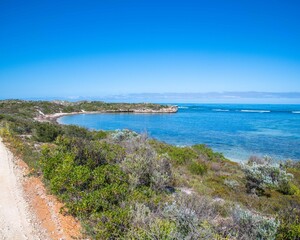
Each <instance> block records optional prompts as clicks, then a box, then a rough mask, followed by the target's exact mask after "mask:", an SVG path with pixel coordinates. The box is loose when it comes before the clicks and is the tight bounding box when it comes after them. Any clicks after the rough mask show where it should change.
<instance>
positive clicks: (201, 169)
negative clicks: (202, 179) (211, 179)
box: [189, 161, 207, 175]
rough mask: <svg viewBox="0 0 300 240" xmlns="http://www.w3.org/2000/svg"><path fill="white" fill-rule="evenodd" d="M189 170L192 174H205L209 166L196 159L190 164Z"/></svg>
mask: <svg viewBox="0 0 300 240" xmlns="http://www.w3.org/2000/svg"><path fill="white" fill-rule="evenodd" d="M189 170H190V172H191V173H192V174H195V175H203V174H204V173H206V172H207V167H206V165H205V164H201V163H199V162H196V161H194V162H192V163H191V164H190V165H189Z"/></svg>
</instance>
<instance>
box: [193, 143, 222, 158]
mask: <svg viewBox="0 0 300 240" xmlns="http://www.w3.org/2000/svg"><path fill="white" fill-rule="evenodd" d="M193 149H194V150H195V151H196V152H197V153H198V154H199V156H200V157H201V158H203V159H204V160H208V161H213V162H217V161H222V160H225V157H224V156H223V154H221V153H217V152H214V151H213V150H212V149H211V148H209V147H207V146H206V145H205V144H197V145H194V146H193Z"/></svg>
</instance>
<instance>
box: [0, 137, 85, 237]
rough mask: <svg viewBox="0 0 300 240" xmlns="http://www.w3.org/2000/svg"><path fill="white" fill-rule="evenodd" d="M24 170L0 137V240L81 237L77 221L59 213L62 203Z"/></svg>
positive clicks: (27, 170) (24, 165) (25, 166)
mask: <svg viewBox="0 0 300 240" xmlns="http://www.w3.org/2000/svg"><path fill="white" fill-rule="evenodd" d="M28 172H29V169H28V166H27V165H26V164H25V163H24V162H23V161H22V160H20V159H17V158H14V156H13V155H12V153H11V152H10V151H9V150H8V149H7V148H6V147H5V145H4V144H3V142H2V139H1V138H0V240H4V239H5V240H6V239H7V240H10V239H16V240H18V239H21V240H22V239H29V240H31V239H33V240H35V239H43V240H44V239H45V240H46V239H74V238H75V239H82V237H81V236H80V230H81V228H80V224H79V223H78V222H77V221H76V220H75V219H74V218H73V217H71V216H64V215H63V214H61V213H60V208H61V206H62V204H61V203H60V202H59V201H57V199H56V198H55V197H54V196H52V195H50V194H48V193H47V191H46V189H45V187H44V185H43V183H42V182H41V180H40V179H39V178H37V177H28V176H27V173H28Z"/></svg>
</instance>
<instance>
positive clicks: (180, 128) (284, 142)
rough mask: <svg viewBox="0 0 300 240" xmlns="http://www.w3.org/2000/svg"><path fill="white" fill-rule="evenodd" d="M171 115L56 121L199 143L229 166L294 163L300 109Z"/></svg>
mask: <svg viewBox="0 0 300 240" xmlns="http://www.w3.org/2000/svg"><path fill="white" fill-rule="evenodd" d="M177 105H178V106H179V110H178V113H175V114H132V113H112V114H111V113H105V114H80V115H73V116H65V117H62V118H60V119H59V122H60V123H62V124H75V125H79V126H83V127H87V128H89V129H97V130H99V129H104V130H115V129H131V130H134V131H136V132H139V133H145V132H146V133H147V134H148V135H149V136H150V137H152V138H156V139H158V140H161V141H164V142H167V143H170V144H174V145H181V146H185V145H193V144H201V143H204V144H206V145H208V146H209V147H211V148H213V149H214V150H215V151H218V152H221V153H223V154H224V155H225V156H226V157H227V158H229V159H231V160H234V161H244V160H247V159H248V158H249V157H250V156H252V155H256V156H266V155H268V156H271V157H273V158H274V159H276V160H286V159H293V160H300V105H262V104H260V105H249V104H247V105H244V104H243V105H241V104H177Z"/></svg>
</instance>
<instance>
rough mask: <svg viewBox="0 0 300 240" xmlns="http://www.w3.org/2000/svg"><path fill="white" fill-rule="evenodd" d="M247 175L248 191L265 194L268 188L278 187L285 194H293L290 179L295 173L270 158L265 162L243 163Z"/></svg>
mask: <svg viewBox="0 0 300 240" xmlns="http://www.w3.org/2000/svg"><path fill="white" fill-rule="evenodd" d="M241 166H242V170H243V171H244V173H245V176H246V180H247V183H246V189H247V192H248V193H255V194H258V195H262V194H264V192H265V190H266V189H276V190H278V191H280V192H282V193H284V194H291V193H292V192H291V189H290V181H291V180H292V178H293V175H292V174H290V173H287V172H286V171H285V170H284V169H283V168H282V167H281V166H280V165H278V164H273V163H272V162H271V161H269V159H266V161H265V162H262V163H257V162H253V161H252V162H248V163H247V164H242V165H241Z"/></svg>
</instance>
